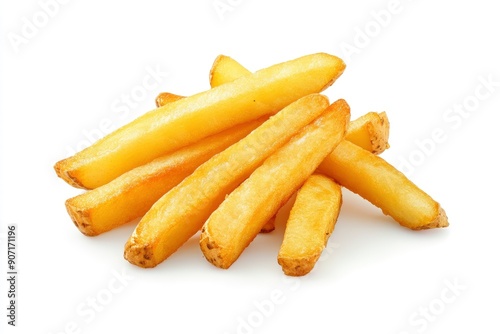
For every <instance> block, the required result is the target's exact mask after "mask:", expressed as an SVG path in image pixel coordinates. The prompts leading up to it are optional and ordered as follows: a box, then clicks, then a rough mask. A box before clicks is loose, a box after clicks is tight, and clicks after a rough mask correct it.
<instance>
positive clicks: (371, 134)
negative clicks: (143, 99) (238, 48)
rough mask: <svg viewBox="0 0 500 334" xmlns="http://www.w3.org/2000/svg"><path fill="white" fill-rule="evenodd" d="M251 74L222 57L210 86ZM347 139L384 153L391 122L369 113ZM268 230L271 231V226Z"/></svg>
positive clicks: (212, 72)
mask: <svg viewBox="0 0 500 334" xmlns="http://www.w3.org/2000/svg"><path fill="white" fill-rule="evenodd" d="M250 73H251V72H250V71H249V70H247V69H246V68H245V67H243V66H242V65H241V64H240V63H238V62H237V61H236V60H234V59H233V58H230V57H227V56H222V55H221V56H218V57H217V58H216V59H215V61H214V63H213V65H212V69H211V70H210V85H211V87H217V86H218V85H221V84H223V83H226V82H231V81H233V80H235V79H238V78H240V77H242V76H245V75H249V74H250ZM214 78H215V80H214ZM164 94H169V93H164ZM345 139H346V140H349V141H350V142H353V143H354V144H356V145H358V146H360V147H362V148H364V149H365V150H367V151H370V152H372V153H374V154H380V153H382V152H383V151H385V150H386V149H388V148H389V120H388V118H387V115H386V113H385V112H381V113H376V112H369V113H367V114H365V115H363V116H361V117H359V118H357V119H355V120H354V121H352V122H350V123H349V126H348V127H347V133H346V136H345ZM268 229H271V225H269V226H268ZM271 230H272V229H271Z"/></svg>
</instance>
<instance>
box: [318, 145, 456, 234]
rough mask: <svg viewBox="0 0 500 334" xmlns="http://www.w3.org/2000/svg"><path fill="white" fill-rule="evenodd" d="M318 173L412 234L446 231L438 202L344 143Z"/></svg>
mask: <svg viewBox="0 0 500 334" xmlns="http://www.w3.org/2000/svg"><path fill="white" fill-rule="evenodd" d="M318 171H319V172H321V173H323V174H325V175H327V176H329V177H331V178H333V179H334V180H335V181H337V182H338V183H339V184H340V185H342V186H344V187H346V188H347V189H349V190H351V191H352V192H355V193H357V194H359V195H360V196H361V197H363V198H365V199H366V200H368V201H370V202H371V203H372V204H374V205H375V206H377V207H379V208H380V209H382V212H383V213H384V214H386V215H389V216H391V217H392V218H394V220H396V221H397V222H398V223H399V224H401V225H402V226H405V227H408V228H410V229H412V230H422V229H429V228H438V227H447V226H448V218H447V216H446V213H445V211H444V210H443V209H442V208H441V206H440V205H439V203H438V202H436V201H435V200H434V199H432V198H431V197H430V196H429V195H428V194H426V193H425V192H424V191H423V190H421V189H420V188H418V187H417V186H416V185H415V184H414V183H413V182H411V181H410V180H409V179H408V178H407V177H406V176H405V175H404V174H403V173H401V172H400V171H398V170H397V169H396V168H394V167H393V166H392V165H390V164H389V163H388V162H386V161H385V160H384V159H382V158H381V157H379V156H376V155H374V154H372V153H370V152H368V151H366V150H363V149H361V148H360V147H358V146H356V145H354V144H353V143H351V142H349V141H347V140H343V141H341V142H340V144H339V145H337V147H336V148H335V150H334V151H333V152H332V153H331V154H330V155H328V156H327V157H326V158H325V160H324V161H323V162H322V164H321V165H320V166H319V168H318Z"/></svg>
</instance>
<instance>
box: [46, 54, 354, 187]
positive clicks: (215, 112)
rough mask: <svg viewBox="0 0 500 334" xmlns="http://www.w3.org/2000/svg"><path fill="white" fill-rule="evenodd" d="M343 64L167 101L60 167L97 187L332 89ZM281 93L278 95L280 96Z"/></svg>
mask: <svg viewBox="0 0 500 334" xmlns="http://www.w3.org/2000/svg"><path fill="white" fill-rule="evenodd" d="M344 68H345V64H344V62H343V61H342V60H341V59H339V58H337V57H335V56H331V55H328V54H325V53H318V54H312V55H308V56H304V57H301V58H298V59H294V60H290V61H287V62H284V63H281V64H277V65H274V66H271V67H268V68H266V69H263V70H260V71H257V72H255V73H252V74H250V75H247V76H244V77H241V78H239V79H237V80H234V81H233V82H230V83H227V84H225V85H221V86H219V87H216V88H212V89H210V90H208V91H205V92H202V93H199V94H196V95H193V96H190V97H186V98H184V99H180V100H178V101H175V102H172V103H168V104H167V105H165V106H163V107H161V108H158V109H155V110H152V111H150V112H148V113H146V114H144V115H142V116H141V117H139V118H137V119H136V120H134V121H133V122H131V123H129V124H127V125H125V126H123V127H121V128H120V129H118V130H116V131H114V132H112V133H111V134H109V135H107V136H106V137H104V138H102V139H101V140H99V141H97V142H96V143H94V144H93V145H92V146H90V147H88V148H86V149H84V150H83V151H81V152H78V153H77V154H75V155H74V156H72V157H69V158H67V159H65V160H62V161H59V162H58V163H57V164H56V165H55V170H56V172H57V174H58V175H59V176H60V177H61V178H63V179H64V180H65V181H67V182H68V183H70V184H72V185H74V186H77V187H82V188H88V189H92V188H95V187H98V186H101V185H103V184H106V183H108V182H109V181H111V180H113V179H114V178H116V177H118V176H119V175H121V174H123V173H125V172H126V171H128V170H131V169H133V168H135V167H138V166H141V165H143V164H145V163H147V162H150V161H152V160H153V159H155V158H158V157H160V156H163V155H165V154H166V153H168V152H173V151H175V150H176V149H179V148H181V147H184V146H186V145H189V144H192V143H194V142H196V141H199V140H200V139H202V138H206V137H208V136H210V135H212V134H216V133H218V132H221V131H223V130H225V129H228V128H230V127H232V126H234V125H236V124H241V123H245V122H249V121H251V120H255V119H258V118H260V117H262V116H264V115H270V114H274V113H276V112H278V111H279V110H280V109H282V108H283V107H285V106H287V105H288V104H290V103H291V102H293V101H296V100H297V99H299V98H300V97H303V96H305V95H308V94H311V93H316V92H320V91H322V90H324V89H325V88H327V87H328V86H330V85H331V84H332V83H333V82H334V81H335V80H336V79H337V78H338V77H339V76H340V75H341V74H342V72H343V70H344ZM277 92H279V94H277Z"/></svg>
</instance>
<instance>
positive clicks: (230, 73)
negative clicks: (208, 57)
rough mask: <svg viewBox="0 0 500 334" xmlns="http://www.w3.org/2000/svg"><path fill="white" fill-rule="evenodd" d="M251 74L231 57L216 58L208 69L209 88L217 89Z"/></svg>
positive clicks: (221, 56)
mask: <svg viewBox="0 0 500 334" xmlns="http://www.w3.org/2000/svg"><path fill="white" fill-rule="evenodd" d="M250 73H252V72H250V71H249V70H247V69H246V68H245V67H243V66H242V65H241V64H240V63H238V62H237V61H236V60H234V59H233V58H231V57H228V56H224V55H220V56H218V57H217V58H216V59H215V61H214V64H213V65H212V68H211V69H210V77H209V80H210V86H211V87H217V86H220V85H222V84H225V83H226V82H231V81H234V80H236V79H238V78H241V77H243V76H245V75H248V74H250Z"/></svg>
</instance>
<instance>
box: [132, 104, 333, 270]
mask: <svg viewBox="0 0 500 334" xmlns="http://www.w3.org/2000/svg"><path fill="white" fill-rule="evenodd" d="M186 99H187V98H186ZM327 107H328V99H327V98H326V97H325V96H323V95H319V94H312V95H308V96H305V97H303V98H301V99H299V100H297V101H295V102H293V103H291V104H290V105H288V106H287V107H285V108H284V109H282V110H281V111H280V112H278V113H277V114H276V115H274V116H272V117H271V118H269V120H267V121H266V122H264V124H262V125H261V126H259V127H258V128H257V129H255V130H254V131H252V132H251V133H250V134H249V135H247V136H246V137H245V138H243V139H242V140H240V141H239V142H237V143H236V144H234V145H232V146H230V147H229V148H227V149H226V150H224V151H222V152H221V153H219V154H217V155H215V156H213V157H212V158H211V159H210V160H208V161H207V162H205V163H204V164H202V165H201V166H200V167H198V168H197V169H196V170H195V171H194V172H193V173H192V174H191V175H189V176H188V177H186V178H185V179H184V180H183V181H182V182H181V183H180V184H179V185H177V186H176V187H174V188H172V189H171V190H170V191H169V192H167V193H166V194H165V195H164V196H162V197H161V198H160V199H159V200H158V201H157V202H156V203H155V204H154V205H153V206H152V207H151V209H150V210H149V211H148V212H147V213H146V215H144V217H143V218H142V219H141V221H140V222H139V225H137V227H136V229H135V231H134V233H133V234H132V236H131V237H130V238H129V240H128V241H127V244H126V245H125V254H124V256H125V258H126V259H127V260H128V261H129V262H130V263H132V264H135V265H138V266H140V267H154V266H156V265H157V264H159V263H160V262H162V261H163V260H165V259H166V258H167V257H168V256H170V255H171V254H172V253H174V252H175V251H176V250H177V249H178V248H179V247H180V246H181V245H182V244H184V243H185V242H186V241H187V240H188V239H189V238H191V237H192V236H193V235H194V234H195V233H196V232H197V231H198V230H199V229H200V228H201V227H202V226H203V223H204V222H205V221H206V220H207V218H208V217H209V216H210V214H211V213H212V212H213V211H214V210H215V209H216V208H217V207H218V206H219V204H220V203H221V202H222V201H223V200H224V197H225V196H226V195H227V194H229V193H230V192H231V191H233V190H234V189H235V188H236V187H237V186H238V185H239V184H240V183H241V182H243V181H244V180H245V179H246V178H247V177H248V176H249V175H250V174H251V173H252V172H253V171H254V170H255V169H256V168H257V167H258V166H259V165H260V164H261V163H262V162H263V161H264V160H265V159H266V158H267V157H268V156H270V155H271V154H272V153H273V152H275V151H276V150H277V149H278V148H279V147H281V146H283V145H284V144H285V143H286V142H287V141H288V140H289V139H290V138H291V137H292V136H293V135H294V134H296V133H297V132H299V131H300V129H302V128H303V127H304V126H306V125H307V124H309V123H310V122H312V121H313V120H314V119H316V118H317V117H318V116H319V115H321V114H322V113H323V111H324V110H325V108H327Z"/></svg>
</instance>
